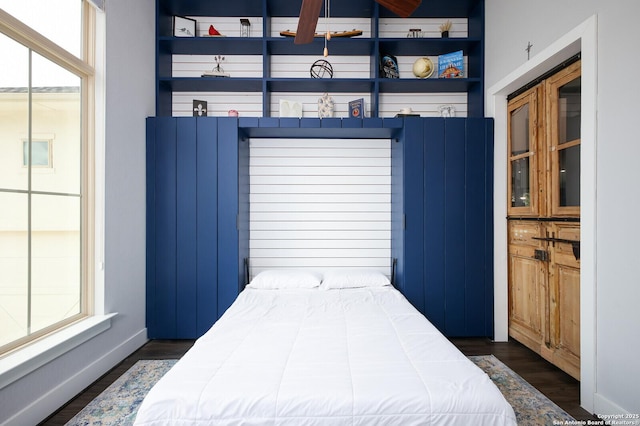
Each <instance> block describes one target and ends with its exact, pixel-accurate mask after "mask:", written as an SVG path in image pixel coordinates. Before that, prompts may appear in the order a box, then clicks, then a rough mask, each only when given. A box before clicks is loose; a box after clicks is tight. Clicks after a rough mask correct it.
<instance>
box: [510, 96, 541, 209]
mask: <svg viewBox="0 0 640 426" xmlns="http://www.w3.org/2000/svg"><path fill="white" fill-rule="evenodd" d="M507 111H508V120H507V132H508V136H507V140H508V149H509V170H508V179H509V190H508V198H509V199H508V201H507V202H508V204H507V205H508V214H509V215H510V216H527V215H538V214H539V202H538V201H539V197H538V176H537V170H538V158H537V154H536V152H537V151H538V149H537V148H538V131H537V122H538V120H537V114H538V87H537V86H536V87H534V88H532V89H530V90H528V91H527V92H525V93H523V94H521V95H519V96H518V97H516V98H514V99H512V100H511V101H510V102H509V105H508V110H507Z"/></svg>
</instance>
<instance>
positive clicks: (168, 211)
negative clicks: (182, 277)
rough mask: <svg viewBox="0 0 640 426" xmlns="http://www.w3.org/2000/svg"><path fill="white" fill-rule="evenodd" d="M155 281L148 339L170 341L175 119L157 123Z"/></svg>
mask: <svg viewBox="0 0 640 426" xmlns="http://www.w3.org/2000/svg"><path fill="white" fill-rule="evenodd" d="M156 123H157V127H156V158H155V162H156V174H155V201H156V202H155V214H156V230H155V235H156V259H155V264H156V282H155V299H156V304H155V311H154V312H153V315H154V317H155V321H154V323H155V325H156V328H155V330H150V332H149V334H150V336H149V337H151V338H172V337H175V336H176V334H177V328H176V314H177V312H176V309H177V306H176V276H177V272H176V258H177V256H176V254H177V253H176V244H177V229H176V224H177V217H176V193H177V192H176V191H177V188H176V175H177V170H176V120H175V119H174V118H161V119H157V121H156Z"/></svg>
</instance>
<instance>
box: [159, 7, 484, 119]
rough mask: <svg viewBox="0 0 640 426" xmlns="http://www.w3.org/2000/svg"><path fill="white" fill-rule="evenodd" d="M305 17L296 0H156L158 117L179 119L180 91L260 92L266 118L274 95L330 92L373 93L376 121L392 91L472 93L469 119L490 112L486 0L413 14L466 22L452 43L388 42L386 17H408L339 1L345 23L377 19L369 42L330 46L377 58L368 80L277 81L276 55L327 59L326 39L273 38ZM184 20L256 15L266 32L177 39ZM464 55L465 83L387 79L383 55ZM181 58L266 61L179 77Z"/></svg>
mask: <svg viewBox="0 0 640 426" xmlns="http://www.w3.org/2000/svg"><path fill="white" fill-rule="evenodd" d="M299 12H300V2H292V1H290V0H261V1H260V0H236V1H233V2H221V1H203V0H188V1H185V0H156V55H157V61H156V64H157V65H156V115H157V116H170V115H173V114H172V96H173V94H174V93H177V92H184V93H191V92H246V93H248V92H254V93H259V94H260V96H261V98H262V116H265V117H269V116H271V115H272V114H271V99H270V98H271V93H272V92H308V93H312V94H314V95H318V94H322V93H323V92H331V93H353V92H359V93H367V94H370V96H371V102H370V108H371V112H372V114H371V117H378V116H379V114H378V111H379V105H380V102H381V94H384V93H429V92H432V93H465V94H467V103H468V116H471V117H482V116H483V115H484V78H483V72H484V0H461V1H456V2H447V1H439V2H436V3H434V2H423V3H422V5H421V6H420V7H418V9H417V10H416V11H415V12H414V14H412V18H427V19H428V18H437V19H438V20H441V22H444V21H445V20H446V19H449V18H464V19H466V21H467V33H466V34H467V36H466V37H452V38H441V37H440V36H439V34H437V35H434V36H431V37H425V38H407V37H406V36H405V34H402V36H401V38H400V37H395V36H394V37H384V36H383V35H382V33H381V28H380V27H381V26H380V20H381V19H397V20H398V22H402V18H399V17H397V16H396V15H394V14H393V13H391V12H389V11H388V10H387V9H385V8H384V7H382V6H379V5H378V3H376V2H375V1H374V0H350V1H345V2H333V3H332V4H331V14H330V16H331V17H332V18H334V19H343V18H344V19H347V22H349V19H351V18H365V19H367V20H368V22H369V24H368V28H365V30H366V32H367V34H369V35H370V36H369V37H357V38H352V39H348V38H342V39H341V38H334V39H333V40H332V41H331V42H330V52H331V53H330V54H331V55H332V56H333V55H335V56H343V57H347V56H352V57H354V56H362V57H370V60H369V62H370V64H367V66H366V68H367V69H366V70H364V73H363V75H361V76H356V77H341V78H338V77H336V78H324V79H317V78H310V76H309V77H306V78H288V77H277V76H274V75H273V74H274V73H273V72H272V63H273V62H274V61H273V59H274V58H275V57H278V56H283V55H289V56H291V55H307V56H311V57H313V56H316V58H317V56H321V54H322V50H323V46H322V44H323V40H322V39H317V40H315V41H314V42H312V43H310V44H306V45H295V44H293V41H292V39H291V38H285V37H280V36H277V37H274V36H272V34H273V31H272V28H271V27H272V20H274V19H278V18H297V16H298V14H299ZM176 15H178V16H188V17H191V18H195V19H210V18H211V17H218V18H220V17H240V18H242V17H245V18H248V17H252V18H255V19H254V20H255V21H257V22H259V23H260V25H261V27H260V28H256V29H255V30H254V34H255V36H253V37H237V36H230V37H174V36H173V28H172V25H173V16H176ZM349 25H351V24H349ZM284 29H286V28H283V30H284ZM347 29H351V27H348V28H347ZM407 30H408V28H407ZM276 33H277V32H276ZM457 50H462V51H463V52H464V55H465V57H466V58H467V63H466V65H465V66H466V70H467V71H466V72H465V78H454V79H444V78H441V79H437V78H430V79H418V78H399V79H388V78H381V76H380V71H379V63H380V57H381V54H384V53H391V54H393V55H396V56H409V57H414V59H416V58H418V57H420V56H429V55H431V56H437V55H440V54H443V53H449V52H453V51H457ZM174 55H253V56H256V57H260V58H261V62H262V63H261V66H260V70H258V71H259V72H258V75H255V76H246V77H233V76H232V77H231V78H207V77H204V78H202V77H180V76H175V75H174V72H173V61H172V58H173V56H174ZM314 60H315V59H314ZM410 63H412V62H409V64H410ZM212 66H213V65H212ZM436 66H437V65H436ZM209 68H211V67H209ZM203 71H204V70H203Z"/></svg>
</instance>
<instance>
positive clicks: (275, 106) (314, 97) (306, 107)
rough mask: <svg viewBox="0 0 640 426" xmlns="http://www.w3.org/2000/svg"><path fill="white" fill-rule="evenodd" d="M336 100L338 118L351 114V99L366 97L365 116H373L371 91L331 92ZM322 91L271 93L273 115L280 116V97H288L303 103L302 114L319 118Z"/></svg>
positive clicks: (334, 100)
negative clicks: (319, 102)
mask: <svg viewBox="0 0 640 426" xmlns="http://www.w3.org/2000/svg"><path fill="white" fill-rule="evenodd" d="M329 94H330V95H331V97H332V98H333V102H334V113H333V116H334V117H336V118H340V117H343V118H344V117H348V116H349V101H352V100H354V99H360V98H364V103H365V117H370V116H371V94H370V93H329ZM321 96H322V93H289V92H287V93H281V92H273V93H272V94H271V116H272V117H279V116H280V99H286V100H290V101H294V102H300V103H301V104H302V116H303V117H312V118H318V98H320V97H321Z"/></svg>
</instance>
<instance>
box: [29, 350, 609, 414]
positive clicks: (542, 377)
mask: <svg viewBox="0 0 640 426" xmlns="http://www.w3.org/2000/svg"><path fill="white" fill-rule="evenodd" d="M451 341H452V342H453V343H454V344H455V345H456V346H457V347H458V349H460V351H461V352H462V353H464V354H465V355H489V354H493V355H495V357H496V358H498V359H499V360H500V361H502V362H503V363H504V364H506V365H507V366H509V367H510V368H511V369H512V370H514V371H515V372H516V373H518V374H519V375H520V376H522V378H524V379H525V380H526V381H528V382H529V383H531V384H532V385H533V386H534V387H536V388H537V389H538V390H540V391H541V392H542V393H543V394H545V395H546V396H547V397H548V398H549V399H551V400H552V401H553V402H555V403H556V404H558V405H559V406H560V407H561V408H562V409H564V410H565V411H566V412H567V413H569V414H571V415H572V416H573V417H574V418H575V419H576V420H584V421H586V420H597V417H595V416H593V415H591V414H589V412H587V411H586V410H584V409H582V408H581V407H580V382H578V381H577V380H575V379H574V378H572V377H571V376H569V375H568V374H566V373H564V372H563V371H561V370H560V369H559V368H557V367H555V366H553V365H552V364H550V363H548V362H547V361H545V360H544V359H543V358H542V357H540V356H539V355H537V354H536V353H534V352H532V351H531V350H529V349H528V348H526V347H525V346H523V345H521V344H520V343H518V342H515V341H509V342H504V343H495V342H492V341H490V340H489V339H478V338H473V339H471V338H464V339H451ZM192 345H193V341H192V340H152V341H150V342H148V343H147V344H145V345H144V346H142V347H141V348H140V349H138V350H137V351H136V352H134V353H133V354H131V355H130V356H129V357H127V358H126V359H125V360H124V361H122V362H121V363H120V364H119V365H117V366H116V367H114V368H113V369H112V370H111V371H109V372H108V373H106V374H105V375H104V376H102V377H101V378H100V379H98V380H97V381H96V382H95V383H93V384H92V385H90V386H89V387H88V388H86V389H85V390H84V391H83V392H81V393H80V394H79V395H77V396H76V397H75V398H74V399H72V400H71V401H69V402H68V403H67V404H66V405H65V406H64V407H62V408H61V409H60V410H58V411H57V412H56V413H54V414H53V415H52V416H50V417H49V418H48V419H46V420H45V421H44V422H42V423H41V425H51V426H53V425H64V424H65V423H66V422H67V421H69V420H70V419H71V418H72V417H73V416H74V415H76V413H78V412H79V411H80V410H81V409H82V408H84V406H86V405H87V404H88V403H89V402H91V400H93V399H94V398H95V397H96V396H98V395H99V394H100V393H101V392H102V391H103V390H105V389H106V388H107V387H108V386H109V385H110V384H111V383H113V382H114V381H115V380H116V379H117V378H118V377H120V376H121V375H122V374H123V373H124V372H125V371H127V370H128V369H129V368H130V367H131V366H132V365H133V364H135V363H136V361H138V360H140V359H176V358H180V357H181V356H182V355H183V354H184V353H185V352H186V351H187V350H188V349H189V348H190V347H191V346H192Z"/></svg>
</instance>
